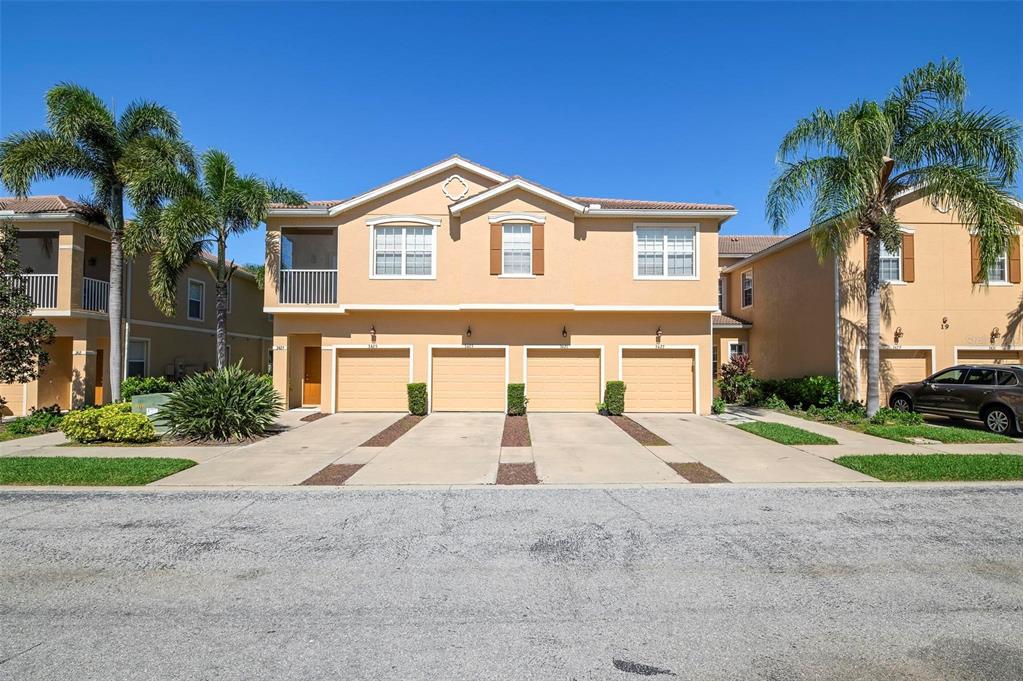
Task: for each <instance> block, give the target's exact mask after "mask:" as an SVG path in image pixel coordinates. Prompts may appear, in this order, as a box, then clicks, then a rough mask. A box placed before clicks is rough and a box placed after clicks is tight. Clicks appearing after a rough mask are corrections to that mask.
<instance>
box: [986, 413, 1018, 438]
mask: <svg viewBox="0 0 1023 681" xmlns="http://www.w3.org/2000/svg"><path fill="white" fill-rule="evenodd" d="M1012 421H1013V418H1012V414H1011V413H1009V410H1008V409H1006V408H1005V407H991V408H990V409H988V411H987V413H986V414H985V415H984V426H985V427H986V428H987V429H988V430H990V431H991V432H992V433H997V434H998V435H1009V434H1011V433H1012V432H1013V430H1015V428H1014V427H1013V423H1012Z"/></svg>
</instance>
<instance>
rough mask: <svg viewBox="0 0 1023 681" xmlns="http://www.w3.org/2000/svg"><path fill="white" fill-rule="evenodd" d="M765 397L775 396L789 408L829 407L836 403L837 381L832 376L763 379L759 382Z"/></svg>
mask: <svg viewBox="0 0 1023 681" xmlns="http://www.w3.org/2000/svg"><path fill="white" fill-rule="evenodd" d="M760 391H761V393H763V395H765V396H770V395H776V396H778V397H779V398H781V399H782V400H783V401H784V402H785V404H787V405H788V406H790V407H802V408H808V407H830V406H832V405H834V404H836V403H837V402H838V380H837V379H836V378H835V377H834V376H803V377H802V378H780V379H765V380H763V381H761V382H760Z"/></svg>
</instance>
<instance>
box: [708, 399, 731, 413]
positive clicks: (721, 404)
mask: <svg viewBox="0 0 1023 681" xmlns="http://www.w3.org/2000/svg"><path fill="white" fill-rule="evenodd" d="M727 407H728V405H727V404H726V403H725V401H724V400H723V399H721V398H720V397H715V398H714V399H713V400H711V402H710V411H711V413H712V414H724V413H725V410H726V409H727Z"/></svg>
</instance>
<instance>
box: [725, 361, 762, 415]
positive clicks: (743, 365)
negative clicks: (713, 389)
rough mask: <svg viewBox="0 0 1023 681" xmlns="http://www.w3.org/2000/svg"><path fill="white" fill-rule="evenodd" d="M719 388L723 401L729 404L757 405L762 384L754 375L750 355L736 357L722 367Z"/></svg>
mask: <svg viewBox="0 0 1023 681" xmlns="http://www.w3.org/2000/svg"><path fill="white" fill-rule="evenodd" d="M718 388H720V390H721V399H723V400H724V401H725V402H728V403H729V404H756V403H757V402H758V401H759V399H760V383H759V381H757V379H756V377H755V376H754V375H753V362H752V361H751V360H750V357H749V355H747V354H739V355H735V356H734V357H732V359H731V361H730V362H728V364H725V365H724V366H722V367H721V378H719V379H718Z"/></svg>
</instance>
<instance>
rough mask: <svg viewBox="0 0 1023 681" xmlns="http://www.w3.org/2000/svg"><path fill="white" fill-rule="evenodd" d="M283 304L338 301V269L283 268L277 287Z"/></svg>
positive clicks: (323, 303)
mask: <svg viewBox="0 0 1023 681" xmlns="http://www.w3.org/2000/svg"><path fill="white" fill-rule="evenodd" d="M277 293H278V300H279V302H280V303H281V305H333V304H336V303H337V270H283V269H282V270H281V271H280V280H279V285H278V288H277Z"/></svg>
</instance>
